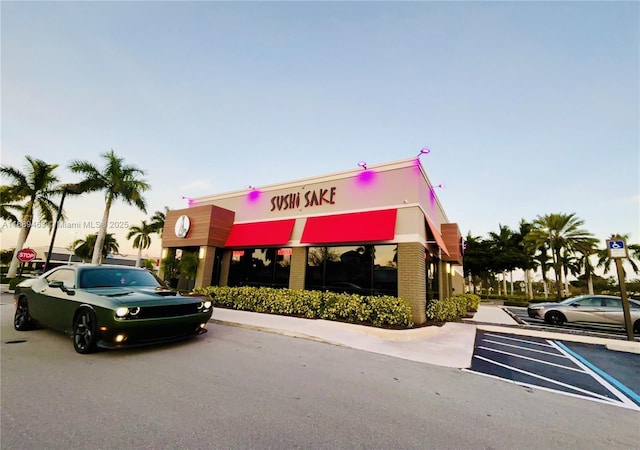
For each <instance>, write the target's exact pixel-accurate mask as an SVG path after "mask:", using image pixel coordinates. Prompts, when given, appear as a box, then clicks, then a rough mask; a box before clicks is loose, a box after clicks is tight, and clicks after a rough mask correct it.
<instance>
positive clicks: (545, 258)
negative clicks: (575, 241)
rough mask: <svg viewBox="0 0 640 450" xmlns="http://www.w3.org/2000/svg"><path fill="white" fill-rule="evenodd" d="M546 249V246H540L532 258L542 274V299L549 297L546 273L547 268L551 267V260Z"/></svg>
mask: <svg viewBox="0 0 640 450" xmlns="http://www.w3.org/2000/svg"><path fill="white" fill-rule="evenodd" d="M547 250H548V247H547V246H546V245H541V246H540V248H538V254H537V255H536V256H534V258H533V260H534V262H535V264H536V265H537V266H540V271H541V272H542V285H543V289H544V298H547V297H548V296H549V293H548V289H547V285H548V283H549V279H548V278H547V273H548V272H549V268H550V267H551V264H550V263H551V258H549V254H548V253H547Z"/></svg>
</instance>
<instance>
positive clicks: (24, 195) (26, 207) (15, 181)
mask: <svg viewBox="0 0 640 450" xmlns="http://www.w3.org/2000/svg"><path fill="white" fill-rule="evenodd" d="M26 159H27V162H28V164H26V165H25V171H24V172H21V171H20V170H18V169H16V168H14V167H10V166H1V167H0V175H2V176H4V177H6V178H8V179H10V180H11V182H12V184H11V185H10V186H3V187H2V189H3V191H4V192H7V193H8V194H9V199H13V200H11V201H16V200H23V201H25V203H24V204H22V205H20V206H18V205H17V204H16V203H8V204H6V205H4V206H3V218H4V215H7V214H8V215H12V214H11V212H10V211H8V210H7V209H13V210H15V211H16V213H19V214H20V215H21V218H20V220H19V225H20V232H19V233H18V241H17V243H16V248H15V250H14V252H13V258H12V260H11V265H10V266H9V271H8V272H7V278H13V277H15V276H16V273H17V272H18V265H19V263H20V262H19V261H18V252H19V251H20V250H22V247H23V246H24V243H25V242H26V241H27V238H28V237H29V232H30V231H31V227H32V226H33V222H34V219H35V218H36V216H37V217H39V219H40V221H41V222H42V223H43V224H46V225H47V226H48V227H49V229H51V226H52V223H53V218H54V216H55V214H56V213H57V212H58V206H57V205H56V204H55V203H54V202H53V201H52V200H51V197H52V196H55V195H58V194H60V193H61V189H60V187H59V186H58V177H57V176H56V175H55V174H54V171H55V170H56V168H57V167H58V165H57V164H47V163H46V162H44V161H42V160H40V159H36V158H32V157H31V156H27V157H26ZM4 201H5V199H4V197H3V204H4ZM36 213H37V214H36ZM8 217H9V216H8ZM13 218H14V219H16V220H17V219H18V217H16V216H15V215H13Z"/></svg>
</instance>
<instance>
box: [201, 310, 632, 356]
mask: <svg viewBox="0 0 640 450" xmlns="http://www.w3.org/2000/svg"><path fill="white" fill-rule="evenodd" d="M211 322H213V323H219V324H223V325H231V326H238V327H244V328H250V329H254V330H259V331H266V332H270V333H278V334H282V335H286V336H292V337H296V338H302V339H310V340H315V341H320V342H325V343H328V344H333V345H340V346H344V347H349V348H354V349H357V350H364V351H368V352H372V353H379V354H382V355H388V356H393V357H396V358H403V359H408V360H411V361H417V362H422V363H428V364H434V365H438V366H443V367H454V368H467V367H470V366H471V358H472V356H473V349H474V344H475V337H476V330H483V331H489V332H497V333H511V334H518V335H526V336H537V337H542V338H545V339H554V340H564V341H574V342H584V343H590V344H597V345H604V346H606V347H607V348H609V349H610V350H616V351H625V352H632V353H640V342H628V341H620V340H614V339H603V338H594V337H589V336H576V335H570V334H564V333H549V332H544V331H536V330H530V329H524V328H520V327H518V323H517V322H516V321H515V320H514V319H513V318H512V317H511V315H509V313H507V312H506V311H505V310H504V309H503V308H502V307H500V306H496V305H480V307H479V308H478V311H477V312H476V313H475V314H474V316H473V318H471V319H465V321H464V323H460V322H448V323H446V324H444V325H443V326H441V327H436V326H430V327H424V328H413V329H409V330H387V329H381V328H375V327H368V326H364V325H354V324H348V323H343V322H333V321H328V320H314V319H301V318H297V317H288V316H279V315H274V314H261V313H254V312H248V311H237V310H232V309H224V308H214V312H213V317H212V319H211Z"/></svg>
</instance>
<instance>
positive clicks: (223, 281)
mask: <svg viewBox="0 0 640 450" xmlns="http://www.w3.org/2000/svg"><path fill="white" fill-rule="evenodd" d="M229 267H231V250H225V252H224V253H223V254H222V267H220V286H228V283H229Z"/></svg>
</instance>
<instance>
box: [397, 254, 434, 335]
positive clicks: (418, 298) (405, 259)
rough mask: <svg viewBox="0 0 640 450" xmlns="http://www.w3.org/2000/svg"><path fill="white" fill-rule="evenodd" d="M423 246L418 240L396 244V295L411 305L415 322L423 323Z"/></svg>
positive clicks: (425, 296)
mask: <svg viewBox="0 0 640 450" xmlns="http://www.w3.org/2000/svg"><path fill="white" fill-rule="evenodd" d="M424 255H425V248H424V246H422V244H420V243H418V242H407V243H400V244H398V297H400V298H403V299H405V300H407V301H408V302H409V304H410V305H411V315H412V317H413V322H414V323H415V324H421V323H425V322H426V321H427V316H426V311H425V309H426V302H427V283H426V277H427V274H426V263H425V258H424Z"/></svg>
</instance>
